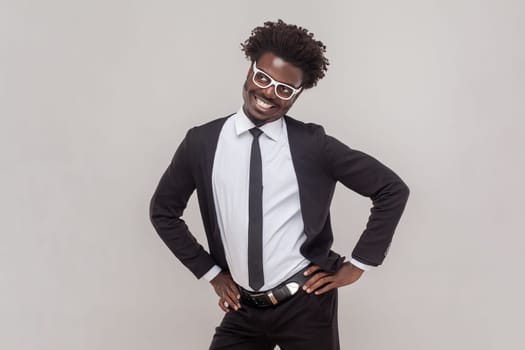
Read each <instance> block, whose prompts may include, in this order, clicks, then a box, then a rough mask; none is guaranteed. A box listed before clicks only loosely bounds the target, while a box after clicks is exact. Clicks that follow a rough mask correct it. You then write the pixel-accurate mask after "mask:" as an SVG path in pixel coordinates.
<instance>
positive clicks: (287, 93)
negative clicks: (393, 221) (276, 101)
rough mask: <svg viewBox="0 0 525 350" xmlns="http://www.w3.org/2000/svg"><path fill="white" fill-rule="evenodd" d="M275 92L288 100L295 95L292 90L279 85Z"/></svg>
mask: <svg viewBox="0 0 525 350" xmlns="http://www.w3.org/2000/svg"><path fill="white" fill-rule="evenodd" d="M275 92H276V93H277V96H279V97H280V98H282V99H284V100H287V99H289V98H290V97H292V95H293V91H292V89H290V88H289V87H288V86H286V85H282V84H277V88H276V89H275Z"/></svg>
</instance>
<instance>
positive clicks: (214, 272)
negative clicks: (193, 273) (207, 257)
mask: <svg viewBox="0 0 525 350" xmlns="http://www.w3.org/2000/svg"><path fill="white" fill-rule="evenodd" d="M221 271H222V269H221V268H220V267H219V266H218V265H213V267H212V268H211V269H209V270H208V272H206V273H205V274H204V276H202V278H204V279H205V280H206V281H208V282H210V281H211V280H212V279H214V278H215V277H217V275H218V274H219V273H220V272H221Z"/></svg>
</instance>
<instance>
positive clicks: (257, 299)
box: [239, 266, 310, 308]
mask: <svg viewBox="0 0 525 350" xmlns="http://www.w3.org/2000/svg"><path fill="white" fill-rule="evenodd" d="M308 267H310V266H306V267H305V268H303V269H301V270H300V271H299V272H297V273H296V274H295V275H293V276H292V277H290V278H288V279H286V280H285V281H284V282H282V283H281V284H279V285H278V286H276V287H275V288H272V289H269V290H266V291H261V292H251V291H249V290H246V289H244V288H242V287H239V290H240V294H241V301H244V302H246V303H248V304H250V305H252V306H255V307H262V308H264V307H270V306H275V305H278V304H280V303H282V302H284V301H286V300H288V299H290V298H291V297H293V296H294V295H295V294H297V292H298V291H299V290H300V289H301V288H302V286H303V285H304V284H305V283H306V281H308V279H309V278H310V277H306V276H305V275H304V272H305V271H306V270H307V269H308Z"/></svg>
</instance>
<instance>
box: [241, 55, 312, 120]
mask: <svg viewBox="0 0 525 350" xmlns="http://www.w3.org/2000/svg"><path fill="white" fill-rule="evenodd" d="M256 65H257V69H259V70H260V71H262V72H263V73H266V75H268V76H269V77H270V78H271V79H273V80H275V81H276V82H278V83H284V84H286V85H289V86H291V87H294V88H297V89H298V88H300V87H301V84H302V83H303V72H302V70H301V69H300V68H298V67H296V66H294V65H292V64H290V63H288V62H286V61H285V60H283V59H282V58H280V57H278V56H276V55H274V54H273V53H271V52H266V53H264V54H263V55H261V57H260V58H259V59H258V60H257V62H256ZM253 74H254V71H253V65H252V66H251V67H250V70H249V71H248V76H247V77H246V82H245V83H244V86H243V93H242V96H243V99H244V105H243V110H244V113H246V115H247V116H248V118H250V120H251V121H252V122H253V123H254V124H255V125H262V124H264V123H268V122H271V121H274V120H277V119H279V118H281V117H282V116H284V115H285V114H286V113H287V112H288V110H289V109H290V108H291V107H292V105H293V104H294V102H295V100H296V99H297V97H298V96H299V95H300V94H301V91H302V90H301V91H298V92H297V93H296V94H295V95H293V97H292V98H291V99H289V100H283V99H281V98H279V97H278V96H277V95H276V94H275V86H274V85H270V86H268V87H267V88H260V87H259V86H257V85H255V83H254V82H253Z"/></svg>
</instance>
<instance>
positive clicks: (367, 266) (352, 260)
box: [350, 258, 375, 271]
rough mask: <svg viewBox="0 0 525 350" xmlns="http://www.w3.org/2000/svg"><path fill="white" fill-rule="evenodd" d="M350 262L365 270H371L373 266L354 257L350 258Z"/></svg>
mask: <svg viewBox="0 0 525 350" xmlns="http://www.w3.org/2000/svg"><path fill="white" fill-rule="evenodd" d="M350 263H351V264H352V265H355V266H356V267H358V268H360V269H361V270H365V271H368V270H371V269H372V268H373V267H375V266H372V265H367V264H363V263H362V262H360V261H357V260H355V259H354V258H352V259H350Z"/></svg>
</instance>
